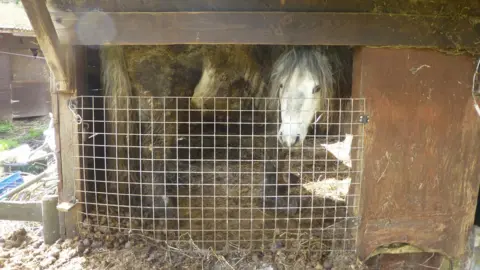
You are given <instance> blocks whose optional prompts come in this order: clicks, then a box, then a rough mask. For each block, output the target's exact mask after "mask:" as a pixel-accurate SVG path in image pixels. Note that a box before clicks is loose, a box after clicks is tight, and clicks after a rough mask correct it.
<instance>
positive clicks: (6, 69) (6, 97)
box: [0, 53, 12, 121]
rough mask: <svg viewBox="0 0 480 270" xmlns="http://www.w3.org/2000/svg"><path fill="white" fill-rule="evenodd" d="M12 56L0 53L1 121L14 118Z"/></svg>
mask: <svg viewBox="0 0 480 270" xmlns="http://www.w3.org/2000/svg"><path fill="white" fill-rule="evenodd" d="M10 60H11V59H10V56H9V55H6V54H1V53H0V121H11V120H12V89H11V88H10V83H11V81H12V72H11V70H10Z"/></svg>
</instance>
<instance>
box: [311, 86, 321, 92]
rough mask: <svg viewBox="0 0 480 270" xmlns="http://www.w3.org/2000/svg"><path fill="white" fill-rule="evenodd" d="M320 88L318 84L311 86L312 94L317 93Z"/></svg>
mask: <svg viewBox="0 0 480 270" xmlns="http://www.w3.org/2000/svg"><path fill="white" fill-rule="evenodd" d="M320 89H321V88H320V86H318V85H317V86H315V87H313V93H314V94H315V93H318V92H319V91H320Z"/></svg>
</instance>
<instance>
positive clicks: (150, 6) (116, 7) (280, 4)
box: [48, 0, 480, 15]
mask: <svg viewBox="0 0 480 270" xmlns="http://www.w3.org/2000/svg"><path fill="white" fill-rule="evenodd" d="M48 4H49V6H50V7H52V8H55V9H57V10H61V11H73V12H82V11H86V10H101V11H103V12H179V11H194V12H204V11H294V12H298V11H301V12H303V11H309V12H385V13H401V14H405V13H414V14H437V15H441V14H442V13H444V14H448V13H450V14H457V15H458V14H459V13H462V14H469V15H480V2H479V1H476V0H456V1H404V0H390V1H378V0H362V1H351V0H335V1H325V0H295V1H292V0H242V1H238V0H143V1H132V0H109V1H98V0H82V1H72V0H48ZM439 13H440V14H439Z"/></svg>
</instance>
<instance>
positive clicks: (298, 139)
mask: <svg viewBox="0 0 480 270" xmlns="http://www.w3.org/2000/svg"><path fill="white" fill-rule="evenodd" d="M299 141H300V134H297V137H295V142H294V143H293V144H297V143H298V142H299Z"/></svg>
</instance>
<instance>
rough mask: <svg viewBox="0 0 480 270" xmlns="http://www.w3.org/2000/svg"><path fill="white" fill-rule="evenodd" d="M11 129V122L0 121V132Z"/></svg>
mask: <svg viewBox="0 0 480 270" xmlns="http://www.w3.org/2000/svg"><path fill="white" fill-rule="evenodd" d="M12 130H13V124H12V123H11V122H0V133H6V132H10V131H12Z"/></svg>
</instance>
